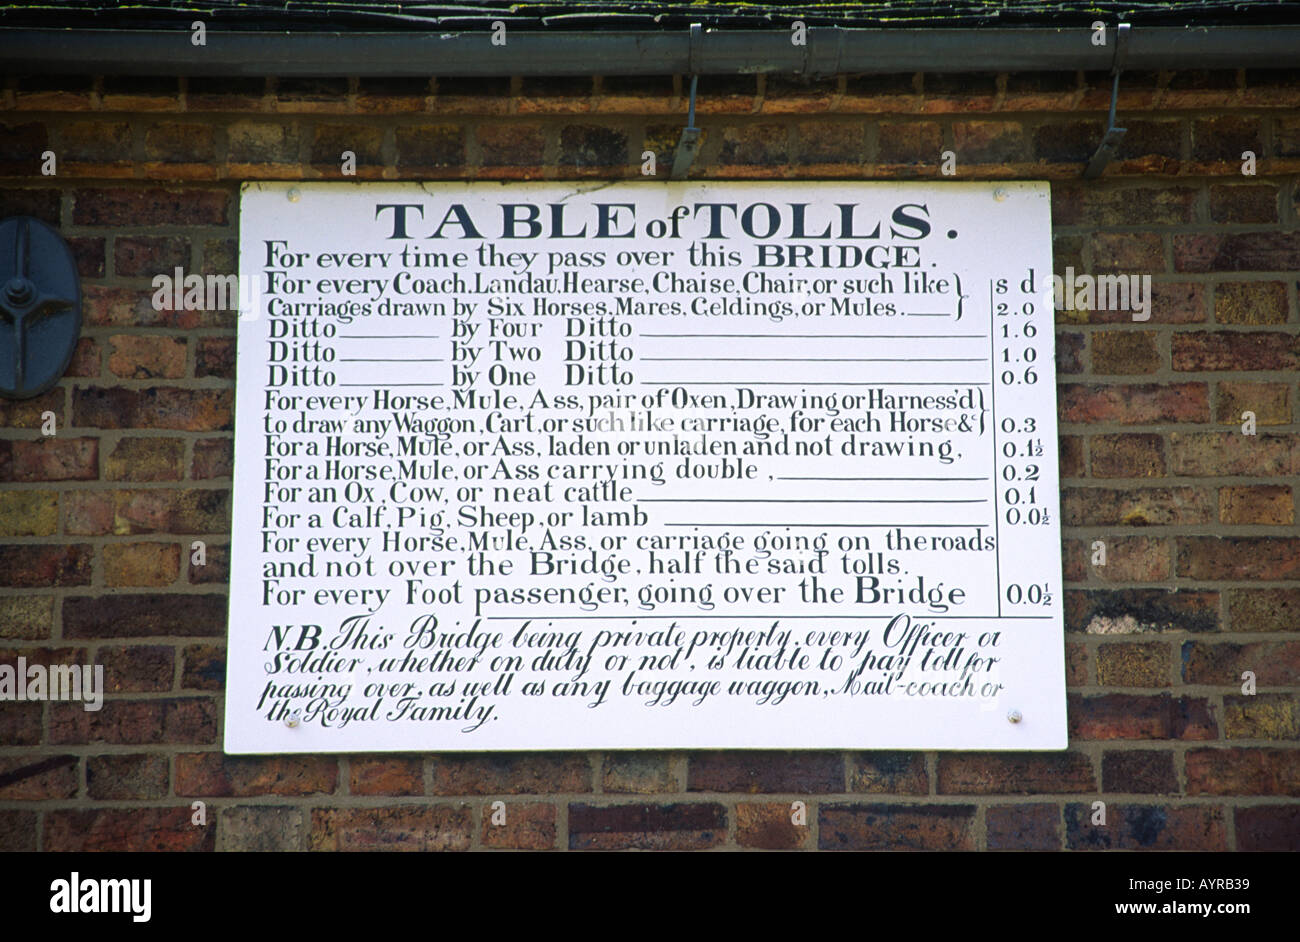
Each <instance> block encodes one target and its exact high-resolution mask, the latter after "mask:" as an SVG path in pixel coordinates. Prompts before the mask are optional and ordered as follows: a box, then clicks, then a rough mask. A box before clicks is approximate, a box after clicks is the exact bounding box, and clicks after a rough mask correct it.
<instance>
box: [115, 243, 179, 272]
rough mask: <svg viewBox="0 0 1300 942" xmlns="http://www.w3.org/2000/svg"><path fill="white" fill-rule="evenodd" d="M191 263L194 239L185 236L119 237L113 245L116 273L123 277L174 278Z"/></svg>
mask: <svg viewBox="0 0 1300 942" xmlns="http://www.w3.org/2000/svg"><path fill="white" fill-rule="evenodd" d="M189 264H190V240H189V239H187V238H185V237H184V236H128V235H119V236H118V237H117V238H116V239H115V240H114V243H113V271H114V272H115V273H116V274H118V275H121V276H144V277H147V278H150V279H152V278H153V277H154V276H155V275H168V276H171V275H172V274H173V272H174V271H175V269H177V268H188V267H189Z"/></svg>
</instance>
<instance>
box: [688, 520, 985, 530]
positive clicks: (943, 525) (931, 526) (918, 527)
mask: <svg viewBox="0 0 1300 942" xmlns="http://www.w3.org/2000/svg"><path fill="white" fill-rule="evenodd" d="M664 526H666V527H862V528H864V529H865V528H867V527H903V528H904V529H912V530H925V529H939V528H944V529H955V528H956V527H991V526H993V524H991V523H980V522H979V521H978V520H976V521H972V522H971V523H917V522H916V521H915V520H913V521H911V522H910V523H665V524H664Z"/></svg>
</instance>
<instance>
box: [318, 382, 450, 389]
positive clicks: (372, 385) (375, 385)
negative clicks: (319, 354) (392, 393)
mask: <svg viewBox="0 0 1300 942" xmlns="http://www.w3.org/2000/svg"><path fill="white" fill-rule="evenodd" d="M339 385H340V386H365V387H368V388H372V389H384V388H386V387H388V386H446V385H447V384H446V383H339Z"/></svg>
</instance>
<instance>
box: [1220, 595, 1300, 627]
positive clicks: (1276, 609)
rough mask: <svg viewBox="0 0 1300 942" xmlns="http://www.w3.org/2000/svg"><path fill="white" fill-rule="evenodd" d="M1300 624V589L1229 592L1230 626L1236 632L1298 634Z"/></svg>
mask: <svg viewBox="0 0 1300 942" xmlns="http://www.w3.org/2000/svg"><path fill="white" fill-rule="evenodd" d="M1298 621H1300V589H1229V590H1228V625H1229V627H1230V628H1231V629H1232V630H1233V631H1294V630H1295V626H1296V624H1297V622H1298Z"/></svg>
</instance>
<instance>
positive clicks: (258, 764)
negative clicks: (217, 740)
mask: <svg viewBox="0 0 1300 942" xmlns="http://www.w3.org/2000/svg"><path fill="white" fill-rule="evenodd" d="M338 781H339V764H338V760H337V759H335V758H334V757H333V756H228V755H225V754H223V753H220V752H193V753H181V754H180V755H178V756H177V757H176V794H177V795H184V796H186V797H191V796H193V797H202V798H208V797H211V798H230V797H235V798H246V797H249V796H251V795H281V796H286V795H330V794H333V793H334V791H335V789H336V788H337V787H338Z"/></svg>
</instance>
